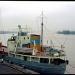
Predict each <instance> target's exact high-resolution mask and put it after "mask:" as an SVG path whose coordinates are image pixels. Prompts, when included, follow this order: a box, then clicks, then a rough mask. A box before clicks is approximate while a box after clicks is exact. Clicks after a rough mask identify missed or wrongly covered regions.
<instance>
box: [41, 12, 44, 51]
mask: <svg viewBox="0 0 75 75" xmlns="http://www.w3.org/2000/svg"><path fill="white" fill-rule="evenodd" d="M43 25H44V24H43V12H42V23H41V51H42V46H43Z"/></svg>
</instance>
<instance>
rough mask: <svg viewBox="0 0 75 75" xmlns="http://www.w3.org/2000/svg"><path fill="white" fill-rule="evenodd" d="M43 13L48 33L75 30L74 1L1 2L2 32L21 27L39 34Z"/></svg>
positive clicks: (0, 28)
mask: <svg viewBox="0 0 75 75" xmlns="http://www.w3.org/2000/svg"><path fill="white" fill-rule="evenodd" d="M42 11H43V14H44V27H45V28H46V30H47V31H50V32H56V31H59V30H60V31H61V30H75V2H74V1H0V30H10V31H11V30H17V26H18V25H21V26H22V27H26V26H27V27H29V28H30V29H31V30H33V31H36V32H38V31H40V27H41V13H42ZM45 28H44V31H45Z"/></svg>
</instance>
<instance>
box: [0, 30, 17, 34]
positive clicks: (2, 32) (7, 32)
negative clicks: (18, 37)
mask: <svg viewBox="0 0 75 75" xmlns="http://www.w3.org/2000/svg"><path fill="white" fill-rule="evenodd" d="M11 33H17V32H15V31H0V34H11Z"/></svg>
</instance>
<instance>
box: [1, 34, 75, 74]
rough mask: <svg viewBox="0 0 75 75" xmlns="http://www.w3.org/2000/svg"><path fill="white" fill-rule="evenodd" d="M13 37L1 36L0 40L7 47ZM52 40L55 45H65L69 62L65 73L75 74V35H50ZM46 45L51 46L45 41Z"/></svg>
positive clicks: (8, 35)
mask: <svg viewBox="0 0 75 75" xmlns="http://www.w3.org/2000/svg"><path fill="white" fill-rule="evenodd" d="M11 35H12V34H0V40H1V41H2V43H3V44H4V45H6V46H7V39H8V38H10V36H11ZM50 39H51V40H52V41H53V44H54V45H60V44H63V45H64V46H65V48H64V50H65V52H66V58H67V59H68V60H69V65H68V66H67V68H66V72H65V73H66V74H67V73H69V74H75V35H63V34H52V35H50ZM44 43H45V44H48V45H49V43H46V41H45V40H44Z"/></svg>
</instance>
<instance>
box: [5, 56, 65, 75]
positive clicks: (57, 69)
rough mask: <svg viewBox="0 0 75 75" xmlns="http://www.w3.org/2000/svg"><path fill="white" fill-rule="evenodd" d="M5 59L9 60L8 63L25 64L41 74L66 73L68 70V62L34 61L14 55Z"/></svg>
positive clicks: (24, 65)
mask: <svg viewBox="0 0 75 75" xmlns="http://www.w3.org/2000/svg"><path fill="white" fill-rule="evenodd" d="M4 60H5V61H7V62H8V63H13V64H16V65H19V66H23V67H24V68H27V69H30V70H34V71H36V72H38V73H40V74H64V72H65V70H66V63H62V64H60V65H55V64H48V63H40V62H33V61H24V60H21V59H17V58H14V57H6V58H4Z"/></svg>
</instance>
